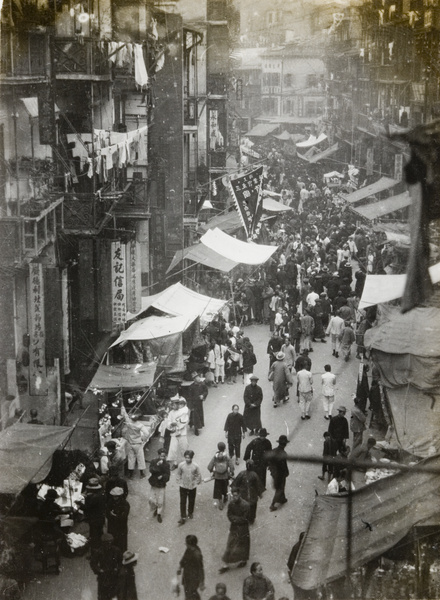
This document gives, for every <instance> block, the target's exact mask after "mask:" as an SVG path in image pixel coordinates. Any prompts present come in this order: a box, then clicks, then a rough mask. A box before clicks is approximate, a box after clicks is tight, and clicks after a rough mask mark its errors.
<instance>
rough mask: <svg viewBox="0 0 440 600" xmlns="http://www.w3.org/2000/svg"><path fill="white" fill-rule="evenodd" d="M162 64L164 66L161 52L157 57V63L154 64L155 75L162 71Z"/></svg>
mask: <svg viewBox="0 0 440 600" xmlns="http://www.w3.org/2000/svg"><path fill="white" fill-rule="evenodd" d="M164 64H165V52H162V54H161V55H160V56H159V58H158V59H157V62H156V73H157V72H158V71H161V70H162V69H163V66H164Z"/></svg>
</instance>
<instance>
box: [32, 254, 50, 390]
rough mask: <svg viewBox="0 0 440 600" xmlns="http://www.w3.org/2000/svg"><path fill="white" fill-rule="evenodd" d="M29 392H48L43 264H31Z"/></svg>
mask: <svg viewBox="0 0 440 600" xmlns="http://www.w3.org/2000/svg"><path fill="white" fill-rule="evenodd" d="M29 291H30V294H29V328H30V346H29V394H30V395H31V396H42V395H45V394H47V386H46V351H45V346H46V333H45V323H44V284H43V265H41V264H38V263H30V264H29Z"/></svg>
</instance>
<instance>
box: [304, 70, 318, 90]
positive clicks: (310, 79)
mask: <svg viewBox="0 0 440 600" xmlns="http://www.w3.org/2000/svg"><path fill="white" fill-rule="evenodd" d="M307 87H313V88H315V87H318V76H317V75H315V74H314V73H313V74H312V75H307Z"/></svg>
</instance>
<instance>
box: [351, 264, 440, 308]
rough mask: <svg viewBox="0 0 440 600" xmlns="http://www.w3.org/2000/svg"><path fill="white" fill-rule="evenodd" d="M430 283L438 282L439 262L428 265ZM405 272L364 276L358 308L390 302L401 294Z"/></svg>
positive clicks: (439, 274) (439, 280)
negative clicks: (401, 273)
mask: <svg viewBox="0 0 440 600" xmlns="http://www.w3.org/2000/svg"><path fill="white" fill-rule="evenodd" d="M429 274H430V276H431V281H432V283H439V282H440V263H437V264H436V265H433V266H432V267H429ZM405 284H406V274H403V275H370V274H368V275H367V277H366V278H365V284H364V290H363V292H362V298H361V300H360V302H359V309H362V308H367V306H374V305H375V304H383V303H384V302H391V301H392V300H397V299H398V298H401V297H402V296H403V291H404V289H405Z"/></svg>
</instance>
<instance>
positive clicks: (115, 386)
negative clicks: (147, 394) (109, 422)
mask: <svg viewBox="0 0 440 600" xmlns="http://www.w3.org/2000/svg"><path fill="white" fill-rule="evenodd" d="M156 366H157V363H156V362H152V363H143V364H138V365H104V364H100V365H99V367H98V370H97V371H96V373H95V375H94V377H93V379H92V381H91V382H90V383H89V389H91V390H93V389H98V390H107V391H110V390H120V389H139V388H143V387H150V386H151V385H153V382H154V373H155V371H156Z"/></svg>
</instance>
